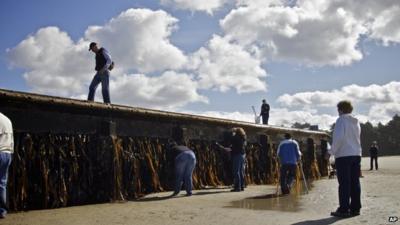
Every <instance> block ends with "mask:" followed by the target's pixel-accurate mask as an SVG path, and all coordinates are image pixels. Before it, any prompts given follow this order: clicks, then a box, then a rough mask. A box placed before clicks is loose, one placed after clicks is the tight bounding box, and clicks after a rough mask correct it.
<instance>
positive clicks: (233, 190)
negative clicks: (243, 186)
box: [231, 189, 240, 192]
mask: <svg viewBox="0 0 400 225" xmlns="http://www.w3.org/2000/svg"><path fill="white" fill-rule="evenodd" d="M231 192H240V189H232V190H231Z"/></svg>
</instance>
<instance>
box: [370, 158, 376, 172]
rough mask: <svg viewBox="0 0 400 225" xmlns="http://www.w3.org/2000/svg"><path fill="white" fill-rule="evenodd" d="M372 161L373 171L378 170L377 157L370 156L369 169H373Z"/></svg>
mask: <svg viewBox="0 0 400 225" xmlns="http://www.w3.org/2000/svg"><path fill="white" fill-rule="evenodd" d="M374 160H375V169H376V170H378V156H371V167H370V170H372V169H374V163H373V162H374Z"/></svg>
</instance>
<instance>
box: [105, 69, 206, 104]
mask: <svg viewBox="0 0 400 225" xmlns="http://www.w3.org/2000/svg"><path fill="white" fill-rule="evenodd" d="M110 89H111V93H112V95H111V98H112V99H114V98H115V99H116V101H115V102H116V103H121V104H128V105H134V106H140V107H148V108H155V109H169V110H171V109H173V110H174V109H176V108H179V107H181V106H184V105H186V104H188V103H191V102H204V103H208V99H207V98H206V97H205V96H202V95H200V94H199V93H198V92H197V83H196V82H194V81H193V80H192V77H191V76H190V75H188V74H179V73H175V72H173V71H167V72H165V73H163V74H162V75H161V76H157V77H149V76H146V75H143V74H132V75H123V76H120V77H118V78H117V79H115V80H114V81H113V82H112V83H111V85H110Z"/></svg>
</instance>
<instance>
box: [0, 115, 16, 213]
mask: <svg viewBox="0 0 400 225" xmlns="http://www.w3.org/2000/svg"><path fill="white" fill-rule="evenodd" d="M13 151H14V137H13V128H12V123H11V121H10V119H9V118H8V117H6V116H5V115H4V114H2V113H0V219H2V218H5V217H6V215H7V178H8V168H9V167H10V164H11V159H12V153H13Z"/></svg>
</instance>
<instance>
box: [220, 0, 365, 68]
mask: <svg viewBox="0 0 400 225" xmlns="http://www.w3.org/2000/svg"><path fill="white" fill-rule="evenodd" d="M278 2H281V3H280V4H278ZM246 3H247V4H246V5H242V6H239V7H238V8H237V9H235V10H232V11H231V12H230V13H229V14H228V15H227V16H226V17H225V18H224V19H223V20H221V22H220V23H221V26H222V28H223V30H224V32H225V34H226V36H227V37H229V38H230V39H232V40H235V41H238V42H239V43H241V44H243V45H245V46H252V45H253V46H257V47H258V48H260V50H261V52H262V53H263V55H264V56H265V57H266V58H268V59H271V60H276V61H289V62H294V63H301V64H305V65H310V66H323V65H348V64H351V63H352V62H354V61H358V60H361V59H362V53H361V51H360V50H359V49H358V46H357V45H358V41H359V38H360V35H362V34H365V33H366V32H367V30H366V29H365V27H364V26H363V25H362V23H359V21H357V19H356V18H354V16H353V14H352V13H349V12H347V11H346V10H345V9H343V8H341V7H336V8H331V7H330V6H331V5H330V4H331V3H330V1H298V2H297V4H296V5H295V6H291V5H287V4H285V1H270V3H269V4H266V3H259V1H246Z"/></svg>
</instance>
